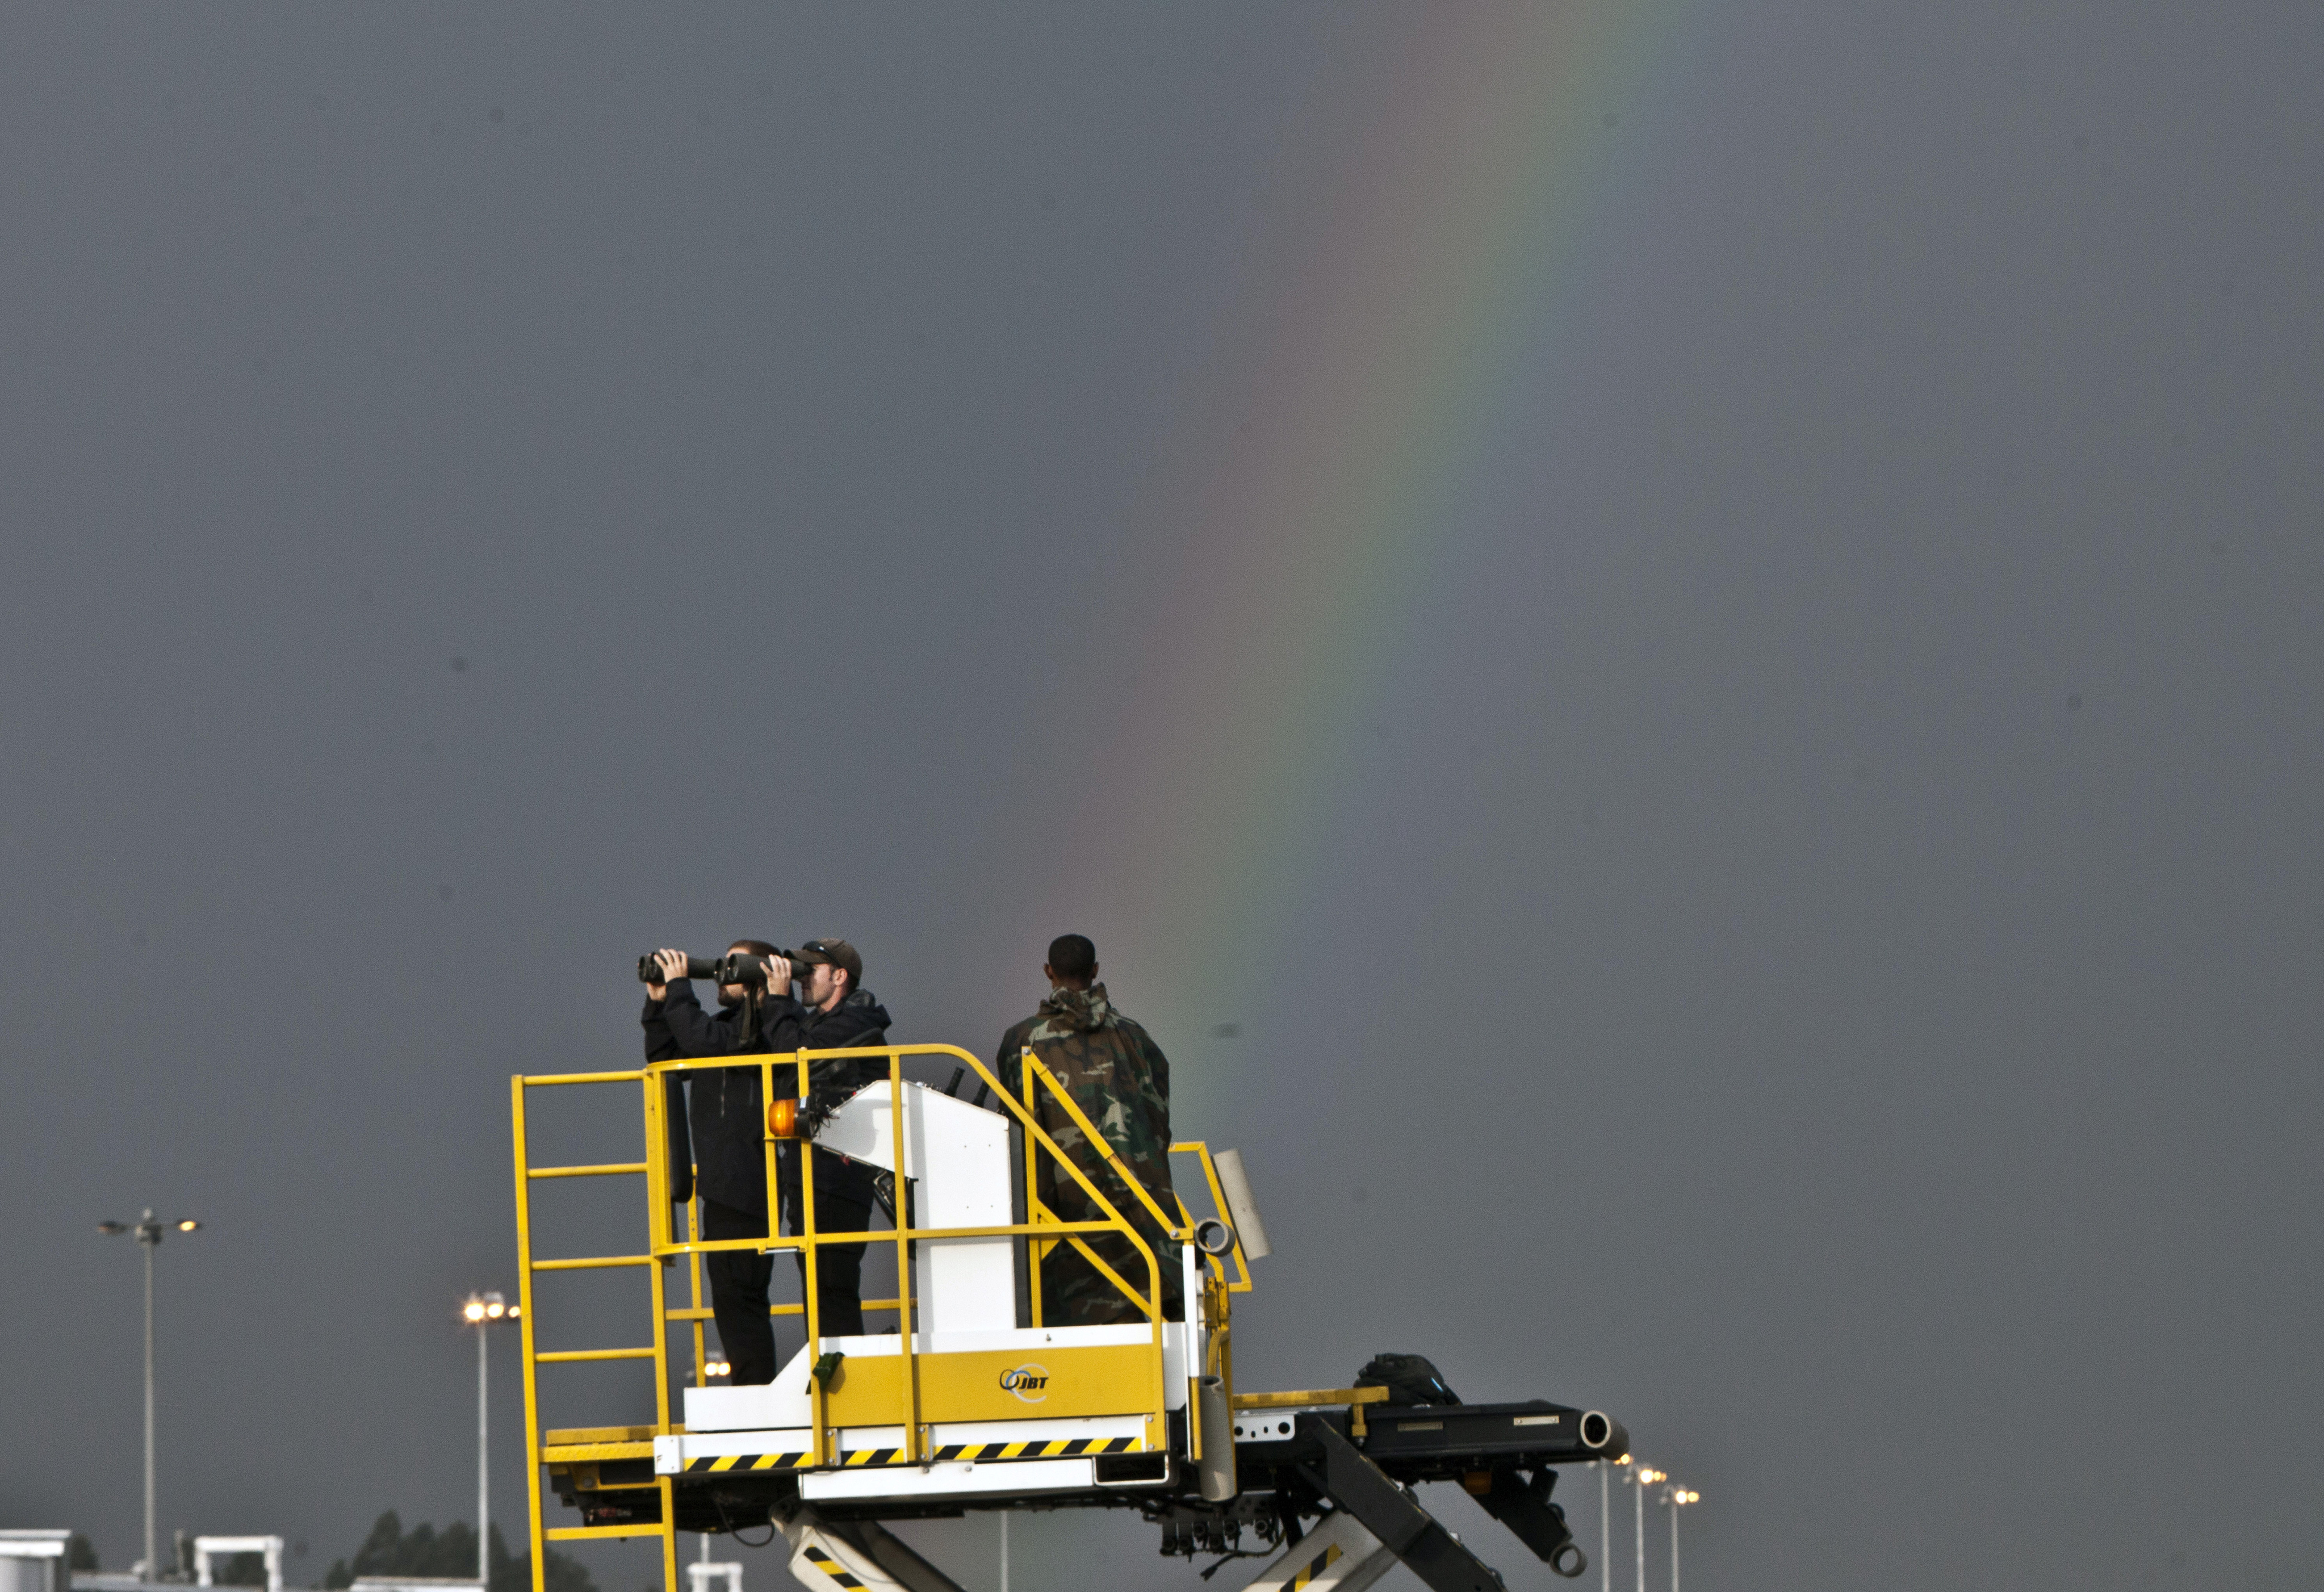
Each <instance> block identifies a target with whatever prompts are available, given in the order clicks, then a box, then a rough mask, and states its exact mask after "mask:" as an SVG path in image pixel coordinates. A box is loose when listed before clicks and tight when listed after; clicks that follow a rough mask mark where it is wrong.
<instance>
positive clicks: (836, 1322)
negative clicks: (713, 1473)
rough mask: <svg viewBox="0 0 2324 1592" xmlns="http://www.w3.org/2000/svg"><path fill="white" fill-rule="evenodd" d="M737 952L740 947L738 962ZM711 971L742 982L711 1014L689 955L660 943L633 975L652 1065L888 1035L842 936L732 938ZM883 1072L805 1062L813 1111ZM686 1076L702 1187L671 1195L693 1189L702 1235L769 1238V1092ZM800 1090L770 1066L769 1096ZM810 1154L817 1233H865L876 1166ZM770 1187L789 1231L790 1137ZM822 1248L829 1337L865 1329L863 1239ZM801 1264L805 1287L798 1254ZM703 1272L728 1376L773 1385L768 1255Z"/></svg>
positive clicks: (733, 1077)
mask: <svg viewBox="0 0 2324 1592" xmlns="http://www.w3.org/2000/svg"><path fill="white" fill-rule="evenodd" d="M734 952H742V953H744V954H742V956H739V957H738V956H736V955H734V954H733V953H734ZM718 966H719V971H721V972H722V973H725V974H740V975H742V980H741V981H738V982H734V983H726V984H721V985H720V986H719V1000H720V1007H721V1011H720V1014H719V1015H718V1016H717V1017H711V1016H709V1015H708V1014H706V1013H705V1012H704V1011H703V1009H702V1008H701V1006H700V1005H699V1004H698V1003H697V1002H696V999H695V996H694V986H693V984H692V983H691V982H690V981H689V980H688V978H687V973H688V971H690V970H689V968H688V965H687V956H686V954H685V952H679V951H669V950H664V951H659V952H655V953H654V955H653V956H652V957H651V958H650V959H647V961H646V962H644V963H642V964H641V967H640V976H641V977H644V978H646V979H647V984H646V1008H645V1013H644V1017H643V1019H642V1020H643V1023H644V1026H645V1040H646V1059H647V1060H648V1061H663V1060H668V1059H669V1058H671V1057H674V1056H687V1057H698V1056H724V1055H759V1054H766V1053H769V1052H774V1053H777V1054H781V1053H785V1052H789V1051H798V1050H842V1049H848V1048H853V1047H857V1046H866V1045H877V1044H884V1043H886V1039H887V1029H888V1022H889V1018H888V1013H887V1010H886V1008H883V1007H881V1005H880V1003H879V1002H878V1001H877V1000H876V999H874V998H872V996H871V992H870V991H869V990H866V989H860V988H859V987H858V986H859V984H860V982H861V980H862V976H863V959H862V956H861V955H860V954H858V952H856V950H855V948H854V947H853V945H850V944H849V943H847V942H846V941H844V940H831V939H824V940H809V941H808V942H807V943H806V944H805V945H803V946H801V947H800V948H799V949H798V951H797V952H788V953H787V952H781V951H780V950H779V949H778V948H777V947H776V946H773V945H770V944H769V943H766V942H765V941H763V940H737V941H735V942H734V943H733V945H732V946H731V947H730V948H729V955H728V957H727V958H726V959H725V960H724V962H721V963H720V964H718ZM654 975H659V977H656V976H654ZM795 980H796V981H797V982H798V984H799V985H800V986H801V993H802V998H793V996H792V995H791V993H790V987H791V985H792V983H793V982H794V981H795ZM885 1072H886V1069H885V1068H883V1067H881V1066H880V1065H878V1064H877V1063H871V1064H869V1065H866V1064H864V1063H859V1062H854V1061H848V1060H839V1059H827V1060H825V1061H820V1062H816V1063H812V1065H811V1067H810V1069H809V1076H808V1086H809V1092H810V1096H811V1101H810V1112H811V1110H812V1103H813V1102H815V1101H822V1102H825V1103H828V1104H836V1103H837V1102H838V1101H839V1100H844V1099H845V1098H846V1097H847V1096H848V1095H850V1094H852V1093H853V1092H854V1091H855V1090H857V1089H859V1088H861V1087H862V1085H863V1084H864V1083H866V1082H869V1081H871V1079H872V1078H873V1077H874V1076H884V1075H885ZM686 1076H687V1080H688V1084H687V1087H688V1089H689V1091H690V1094H691V1097H692V1098H691V1100H690V1101H689V1102H688V1108H689V1109H687V1111H686V1112H685V1113H684V1116H685V1118H686V1120H687V1123H688V1124H690V1126H691V1127H692V1129H693V1133H692V1138H693V1146H692V1160H693V1164H694V1167H695V1170H696V1175H695V1177H694V1179H693V1182H694V1183H695V1184H696V1187H695V1188H693V1189H688V1188H687V1186H686V1182H685V1180H684V1179H682V1178H681V1179H678V1180H677V1181H675V1182H673V1186H672V1189H671V1193H672V1195H673V1196H674V1197H676V1198H679V1199H683V1198H686V1197H687V1194H688V1193H690V1192H699V1193H700V1195H701V1196H702V1236H703V1237H704V1238H713V1239H715V1238H764V1237H766V1236H767V1235H768V1232H769V1230H770V1229H769V1226H768V1219H767V1218H768V1211H767V1195H766V1187H767V1184H766V1163H765V1154H764V1146H765V1142H766V1141H765V1133H766V1127H765V1124H766V1101H765V1100H762V1099H761V1090H760V1087H759V1070H758V1069H757V1068H756V1067H733V1068H715V1069H709V1070H705V1071H699V1072H689V1073H687V1075H686ZM671 1087H672V1090H673V1092H675V1090H676V1088H677V1084H676V1081H673V1082H672V1085H671ZM797 1094H798V1072H797V1070H796V1069H795V1068H788V1067H778V1068H777V1069H776V1071H775V1098H776V1099H778V1100H783V1099H788V1098H792V1097H795V1096H796V1095H797ZM678 1116H679V1113H678V1112H676V1111H672V1112H671V1113H670V1117H671V1120H672V1121H673V1123H675V1122H676V1121H677V1120H678ZM672 1151H673V1153H672V1156H671V1164H672V1165H673V1166H681V1167H682V1166H684V1165H686V1164H687V1154H686V1151H685V1147H684V1146H683V1144H682V1143H681V1142H680V1141H679V1140H678V1136H677V1134H676V1132H675V1130H674V1131H673V1143H672ZM814 1153H815V1156H816V1162H815V1195H816V1199H815V1225H816V1231H817V1232H818V1233H834V1232H851V1233H853V1232H863V1231H865V1230H867V1229H869V1228H870V1227H871V1168H869V1167H866V1166H862V1165H859V1164H856V1163H855V1162H853V1161H850V1160H848V1159H847V1158H845V1157H844V1156H842V1155H834V1154H833V1153H831V1152H830V1151H828V1150H825V1149H822V1148H820V1147H818V1148H816V1150H815V1152H814ZM777 1182H778V1186H779V1189H780V1192H781V1202H782V1215H783V1218H784V1219H785V1222H786V1227H787V1230H788V1231H789V1232H790V1233H791V1234H793V1235H797V1234H798V1232H799V1231H800V1230H801V1229H802V1227H803V1225H804V1223H803V1219H802V1212H801V1209H800V1207H801V1202H802V1201H801V1190H800V1178H799V1164H798V1149H797V1146H793V1145H783V1146H779V1157H778V1164H777ZM817 1256H818V1258H817V1261H816V1293H817V1301H816V1302H817V1305H818V1307H819V1315H820V1324H821V1326H822V1330H823V1333H824V1336H825V1337H846V1336H852V1335H853V1334H857V1333H861V1332H862V1330H863V1310H862V1288H861V1275H862V1264H863V1246H862V1244H832V1245H825V1246H823V1247H820V1248H818V1250H817ZM798 1265H799V1276H800V1281H801V1286H802V1291H804V1286H805V1280H806V1275H807V1267H806V1262H805V1260H804V1258H801V1259H800V1260H799V1261H798ZM703 1269H704V1271H705V1273H706V1274H707V1275H708V1276H709V1278H710V1299H711V1311H712V1313H713V1315H714V1316H715V1318H716V1321H717V1322H718V1340H719V1342H720V1344H721V1345H722V1346H723V1347H724V1349H725V1351H726V1357H727V1359H728V1360H729V1361H730V1362H731V1363H732V1364H733V1367H734V1370H733V1385H736V1386H744V1385H751V1384H755V1383H764V1382H770V1381H772V1380H773V1379H774V1375H775V1369H776V1361H775V1339H774V1327H773V1323H772V1322H771V1321H770V1320H769V1319H768V1313H767V1311H768V1290H769V1287H770V1284H771V1283H772V1282H773V1280H774V1258H773V1256H769V1255H762V1254H760V1253H758V1252H756V1251H754V1250H751V1249H730V1250H722V1251H719V1252H717V1253H715V1254H713V1255H710V1256H705V1258H704V1262H703Z"/></svg>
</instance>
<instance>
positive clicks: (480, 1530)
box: [476, 1321, 493, 1589]
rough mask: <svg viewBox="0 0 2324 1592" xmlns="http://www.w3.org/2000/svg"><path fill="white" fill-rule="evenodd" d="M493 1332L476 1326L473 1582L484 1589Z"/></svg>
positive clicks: (488, 1565) (488, 1572)
mask: <svg viewBox="0 0 2324 1592" xmlns="http://www.w3.org/2000/svg"><path fill="white" fill-rule="evenodd" d="M491 1341H492V1332H491V1330H490V1328H489V1327H488V1326H487V1324H486V1323H484V1322H483V1321H478V1322H477V1323H476V1579H478V1580H480V1581H482V1582H483V1583H484V1586H485V1587H486V1588H487V1589H489V1588H490V1587H491V1586H492V1584H493V1550H492V1541H493V1473H492V1470H491V1469H490V1468H489V1466H488V1464H487V1456H488V1455H489V1454H490V1452H491V1449H490V1447H489V1445H488V1444H487V1443H486V1441H485V1438H486V1436H487V1434H488V1432H489V1431H490V1428H491V1422H492V1402H491V1400H490V1399H489V1398H488V1397H487V1396H486V1377H487V1376H488V1375H489V1367H491V1365H492V1357H491V1355H490V1354H488V1353H487V1352H486V1346H487V1345H488V1344H490V1343H491Z"/></svg>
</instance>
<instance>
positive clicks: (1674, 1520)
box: [1670, 1498, 1678, 1592]
mask: <svg viewBox="0 0 2324 1592" xmlns="http://www.w3.org/2000/svg"><path fill="white" fill-rule="evenodd" d="M1670 1512H1671V1592H1678V1500H1677V1499H1675V1498H1674V1499H1672V1500H1671V1505H1670Z"/></svg>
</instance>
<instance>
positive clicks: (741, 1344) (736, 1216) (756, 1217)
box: [702, 1195, 775, 1387]
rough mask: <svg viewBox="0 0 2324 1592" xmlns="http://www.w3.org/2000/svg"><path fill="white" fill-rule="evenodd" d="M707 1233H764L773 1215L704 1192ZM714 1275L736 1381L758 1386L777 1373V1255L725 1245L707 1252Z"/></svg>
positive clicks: (705, 1262)
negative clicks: (770, 1309)
mask: <svg viewBox="0 0 2324 1592" xmlns="http://www.w3.org/2000/svg"><path fill="white" fill-rule="evenodd" d="M702 1236H703V1237H704V1238H765V1237H766V1236H767V1219H766V1217H765V1215H764V1214H763V1213H761V1212H760V1211H756V1210H741V1209H739V1208H738V1207H736V1206H733V1205H721V1204H720V1203H719V1202H718V1201H715V1200H713V1199H711V1198H709V1197H708V1196H706V1195H705V1196H704V1198H703V1201H702ZM702 1270H703V1273H704V1275H706V1276H708V1277H709V1279H710V1313H711V1315H712V1316H713V1317H714V1318H715V1320H716V1321H717V1322H718V1341H719V1343H720V1344H721V1345H722V1346H723V1347H724V1348H725V1350H726V1358H727V1361H728V1363H730V1364H731V1365H733V1367H734V1372H733V1376H732V1377H730V1378H729V1383H730V1385H733V1386H735V1387H752V1386H756V1385H760V1384H761V1383H767V1382H772V1381H773V1380H774V1379H775V1325H774V1322H772V1321H770V1320H769V1319H768V1318H767V1305H768V1303H769V1301H768V1298H767V1289H768V1285H769V1284H771V1283H772V1282H773V1281H774V1280H775V1257H774V1256H771V1255H761V1254H760V1253H758V1252H757V1251H756V1250H754V1249H722V1250H720V1251H719V1252H717V1253H716V1254H715V1255H705V1256H703V1257H702Z"/></svg>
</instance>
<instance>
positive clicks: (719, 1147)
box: [643, 980, 889, 1215]
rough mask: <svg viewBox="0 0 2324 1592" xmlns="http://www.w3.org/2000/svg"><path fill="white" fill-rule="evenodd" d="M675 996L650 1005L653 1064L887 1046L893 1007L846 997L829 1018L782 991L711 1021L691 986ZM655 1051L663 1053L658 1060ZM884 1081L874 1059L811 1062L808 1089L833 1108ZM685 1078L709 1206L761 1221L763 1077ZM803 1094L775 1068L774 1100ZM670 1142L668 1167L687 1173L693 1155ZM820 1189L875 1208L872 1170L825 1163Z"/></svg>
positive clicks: (752, 1071) (790, 1073)
mask: <svg viewBox="0 0 2324 1592" xmlns="http://www.w3.org/2000/svg"><path fill="white" fill-rule="evenodd" d="M888 1021H889V1018H888V1011H887V1008H885V1007H883V1006H881V1004H880V1002H879V1001H878V1000H877V999H876V998H874V997H873V996H872V994H871V991H870V990H868V989H856V990H852V991H850V992H849V994H848V997H847V998H846V999H845V1000H843V1001H841V1002H840V1003H839V1005H837V1006H836V1007H835V1008H832V1009H831V1010H830V1011H827V1012H826V1011H818V1010H814V1009H811V1008H807V1007H803V1006H801V1005H800V1004H799V1003H798V1001H797V1000H796V999H794V998H792V997H791V996H790V995H789V993H788V992H785V993H784V994H781V995H769V996H765V997H761V998H760V999H759V1000H758V1001H757V1002H755V1003H750V1002H746V1003H744V1004H742V1005H740V1006H731V1007H722V1008H719V1010H718V1012H717V1014H716V1015H715V1016H713V1015H712V1014H710V1013H707V1012H705V1011H704V1010H703V1009H702V1007H701V1005H700V1003H699V1002H697V1001H696V999H695V998H694V986H693V985H692V984H690V983H688V982H687V981H686V980H678V981H676V982H673V983H672V984H670V985H669V995H668V996H667V997H666V998H664V999H662V1000H661V1001H659V1002H655V1001H651V1000H649V1001H648V1002H646V1009H645V1015H644V1017H643V1022H644V1025H645V1031H646V1059H647V1060H648V1061H663V1060H666V1059H668V1058H669V1057H672V1056H689V1057H691V1056H733V1055H760V1054H765V1053H767V1052H770V1051H771V1052H775V1053H777V1054H782V1053H785V1052H789V1051H794V1050H844V1049H847V1048H849V1047H851V1046H857V1045H870V1044H886V1043H887V1035H888ZM657 1043H659V1044H660V1045H661V1046H663V1047H664V1048H663V1049H662V1050H661V1052H660V1054H656V1045H657ZM887 1075H888V1070H887V1068H885V1067H884V1066H882V1065H881V1064H880V1063H878V1062H877V1061H876V1060H874V1061H847V1060H844V1059H832V1060H827V1061H821V1062H814V1063H809V1064H808V1072H807V1080H808V1087H809V1088H810V1089H811V1090H814V1091H815V1092H816V1094H818V1095H823V1096H825V1097H826V1098H828V1099H829V1100H830V1101H831V1103H832V1104H834V1105H836V1104H837V1103H838V1102H839V1101H840V1100H844V1099H846V1098H847V1097H848V1096H849V1095H851V1094H853V1093H854V1092H855V1091H856V1090H858V1089H861V1088H862V1086H863V1085H864V1084H866V1083H869V1082H871V1081H873V1080H874V1079H878V1078H884V1077H886V1076H887ZM686 1077H687V1088H688V1090H689V1092H690V1094H691V1096H692V1099H691V1100H690V1102H689V1109H687V1111H686V1112H685V1113H684V1118H685V1119H687V1121H689V1122H690V1123H691V1124H692V1127H693V1144H692V1147H691V1150H692V1159H693V1163H694V1166H695V1169H696V1175H697V1177H698V1179H699V1182H700V1185H701V1192H702V1195H703V1197H704V1198H705V1199H709V1200H715V1201H718V1202H719V1203H720V1204H722V1205H731V1206H733V1207H734V1208H735V1209H737V1210H750V1211H755V1212H757V1213H759V1214H761V1215H764V1214H765V1213H766V1209H767V1172H766V1105H765V1102H764V1101H763V1100H761V1097H760V1090H759V1072H758V1069H757V1068H755V1067H735V1068H732V1069H727V1068H720V1069H717V1070H715V1071H705V1072H689V1073H687V1074H686ZM670 1088H671V1090H672V1095H673V1109H671V1110H670V1112H669V1118H670V1120H671V1121H672V1122H673V1123H676V1122H678V1120H679V1119H680V1113H679V1112H678V1110H677V1109H675V1106H674V1097H675V1093H676V1090H677V1088H678V1085H677V1083H676V1082H675V1081H673V1082H672V1083H671V1085H670ZM797 1096H798V1070H797V1069H796V1068H777V1069H776V1072H775V1098H776V1099H777V1100H790V1099H795V1098H796V1097H797ZM671 1137H672V1144H671V1164H673V1165H674V1166H683V1165H685V1164H686V1163H687V1147H686V1146H684V1145H683V1144H682V1143H681V1142H680V1141H679V1138H678V1131H677V1129H675V1128H673V1130H672V1135H671ZM834 1180H835V1181H834ZM681 1181H682V1180H679V1179H673V1181H672V1189H671V1194H672V1197H673V1198H685V1197H686V1195H685V1194H683V1193H681V1192H679V1188H678V1183H679V1182H681ZM816 1182H817V1183H818V1185H822V1186H825V1187H827V1188H829V1190H830V1192H833V1193H837V1194H841V1195H842V1196H843V1197H845V1198H849V1199H853V1200H855V1201H858V1202H863V1203H868V1202H869V1201H870V1198H871V1169H870V1168H869V1167H861V1166H857V1165H855V1164H853V1163H849V1162H843V1160H842V1158H841V1157H839V1156H836V1155H829V1154H826V1155H825V1157H824V1159H823V1160H820V1161H818V1162H816Z"/></svg>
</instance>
